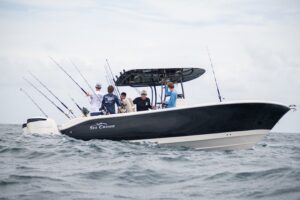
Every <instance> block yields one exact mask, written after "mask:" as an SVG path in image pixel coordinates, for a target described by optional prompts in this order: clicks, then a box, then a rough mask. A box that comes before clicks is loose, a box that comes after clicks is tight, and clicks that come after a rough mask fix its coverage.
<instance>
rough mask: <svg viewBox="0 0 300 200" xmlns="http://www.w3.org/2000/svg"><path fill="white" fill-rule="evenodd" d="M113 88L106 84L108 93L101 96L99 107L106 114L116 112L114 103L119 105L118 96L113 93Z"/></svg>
mask: <svg viewBox="0 0 300 200" xmlns="http://www.w3.org/2000/svg"><path fill="white" fill-rule="evenodd" d="M114 90H115V88H114V87H113V86H112V85H110V86H108V88H107V91H108V94H106V95H104V96H103V100H102V105H101V109H102V110H103V109H104V110H105V111H106V112H107V113H108V114H115V113H116V109H115V104H117V106H121V104H120V101H119V99H118V97H117V96H116V95H114V94H113V92H114Z"/></svg>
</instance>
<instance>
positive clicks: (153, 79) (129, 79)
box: [115, 68, 205, 87]
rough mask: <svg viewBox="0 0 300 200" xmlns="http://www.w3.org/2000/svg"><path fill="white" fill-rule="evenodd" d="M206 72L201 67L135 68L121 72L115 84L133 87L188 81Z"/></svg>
mask: <svg viewBox="0 0 300 200" xmlns="http://www.w3.org/2000/svg"><path fill="white" fill-rule="evenodd" d="M204 72H205V70H204V69H201V68H159V69H133V70H129V71H124V72H123V73H121V75H120V77H118V78H117V80H116V82H115V84H116V86H132V87H147V86H160V85H163V84H164V83H165V82H166V81H171V82H174V83H181V82H187V81H190V80H193V79H196V78H198V77H199V76H201V75H202V74H204Z"/></svg>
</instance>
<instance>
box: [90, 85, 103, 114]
mask: <svg viewBox="0 0 300 200" xmlns="http://www.w3.org/2000/svg"><path fill="white" fill-rule="evenodd" d="M95 89H96V91H95V93H94V94H87V96H89V98H90V104H91V116H96V115H100V114H101V112H100V108H101V104H102V100H103V96H102V95H101V94H100V90H101V84H100V83H97V84H96V85H95Z"/></svg>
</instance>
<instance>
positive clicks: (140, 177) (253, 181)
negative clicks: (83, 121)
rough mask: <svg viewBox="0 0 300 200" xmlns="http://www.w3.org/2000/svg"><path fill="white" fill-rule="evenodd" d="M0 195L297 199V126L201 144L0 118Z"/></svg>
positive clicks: (299, 154)
mask: <svg viewBox="0 0 300 200" xmlns="http://www.w3.org/2000/svg"><path fill="white" fill-rule="evenodd" d="M0 199H226V200H227V199H272V200H273V199H286V200H293V199H300V133H299V134H296V133H293V134H291V133H271V134H268V135H267V136H266V137H265V138H264V140H263V141H261V142H260V143H259V144H257V145H256V146H254V147H253V148H252V149H249V150H240V151H211V152H209V151H208V152H207V151H199V150H193V149H186V148H174V147H173V148H172V147H168V148H167V147H158V146H156V145H151V144H143V145H138V144H131V143H128V142H114V141H101V140H92V141H80V140H75V139H72V138H69V137H67V136H63V135H56V136H49V135H48V136H41V135H23V134H22V130H21V127H20V125H0Z"/></svg>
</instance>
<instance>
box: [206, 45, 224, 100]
mask: <svg viewBox="0 0 300 200" xmlns="http://www.w3.org/2000/svg"><path fill="white" fill-rule="evenodd" d="M206 50H207V54H208V57H209V60H210V66H211V68H212V72H213V75H214V79H215V83H216V87H217V92H218V98H219V101H220V102H222V96H221V93H220V90H219V86H218V82H217V78H216V74H215V70H214V66H213V63H212V60H211V57H210V54H209V50H208V47H206Z"/></svg>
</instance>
